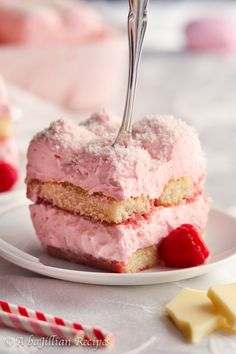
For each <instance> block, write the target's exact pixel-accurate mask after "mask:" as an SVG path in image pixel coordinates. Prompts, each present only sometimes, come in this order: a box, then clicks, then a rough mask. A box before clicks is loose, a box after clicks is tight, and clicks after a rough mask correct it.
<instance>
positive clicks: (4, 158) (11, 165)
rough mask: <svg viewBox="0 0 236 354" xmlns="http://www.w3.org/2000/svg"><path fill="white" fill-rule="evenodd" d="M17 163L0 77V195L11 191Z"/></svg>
mask: <svg viewBox="0 0 236 354" xmlns="http://www.w3.org/2000/svg"><path fill="white" fill-rule="evenodd" d="M17 161H18V159H17V149H16V144H15V140H14V137H13V132H12V119H11V108H10V106H9V103H8V98H7V92H6V88H5V85H4V82H3V80H2V78H1V77H0V193H1V192H7V191H9V190H10V189H12V187H13V186H14V185H15V183H16V181H17V180H18V167H17Z"/></svg>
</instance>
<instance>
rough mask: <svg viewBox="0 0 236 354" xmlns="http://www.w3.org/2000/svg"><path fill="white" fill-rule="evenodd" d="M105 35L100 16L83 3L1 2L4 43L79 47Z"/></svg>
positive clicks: (0, 30) (45, 0)
mask: <svg viewBox="0 0 236 354" xmlns="http://www.w3.org/2000/svg"><path fill="white" fill-rule="evenodd" d="M106 32H107V28H106V26H105V25H104V24H103V22H102V20H101V19H100V17H99V15H98V14H97V13H96V12H95V11H94V10H93V9H92V8H91V7H90V6H88V5H87V4H86V3H85V2H83V1H78V0H77V1H76V0H56V1H52V0H11V1H9V0H0V39H1V42H3V43H17V44H49V43H68V42H70V43H71V42H72V43H73V42H74V43H76V42H78V41H85V40H88V39H91V38H92V39H93V38H96V37H99V36H103V35H104V34H105V33H106Z"/></svg>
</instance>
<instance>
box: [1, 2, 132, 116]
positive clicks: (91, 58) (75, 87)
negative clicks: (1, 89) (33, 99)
mask: <svg viewBox="0 0 236 354" xmlns="http://www.w3.org/2000/svg"><path fill="white" fill-rule="evenodd" d="M0 44H1V46H0V70H1V72H2V73H3V74H4V76H5V77H6V78H7V79H8V80H9V81H12V82H13V83H15V84H17V85H19V86H22V87H23V88H25V89H26V90H29V91H31V92H33V93H35V94H38V95H40V96H42V97H44V98H46V99H48V100H51V101H54V102H55V103H57V104H60V105H64V106H65V107H67V108H69V109H72V110H79V111H80V110H83V111H86V110H90V109H91V108H99V107H102V106H104V105H106V106H107V105H110V103H111V102H113V100H114V99H115V97H116V96H117V93H118V92H119V90H120V88H121V85H122V82H123V80H122V78H123V72H124V70H123V69H124V58H125V52H126V38H125V36H124V35H123V33H122V32H121V31H119V30H118V29H115V28H113V27H111V26H110V25H109V24H106V23H105V22H104V21H103V19H102V18H101V17H100V15H99V14H97V12H96V11H95V10H94V9H93V8H92V7H91V6H89V5H88V4H87V3H85V2H83V1H79V0H24V1H19V0H0Z"/></svg>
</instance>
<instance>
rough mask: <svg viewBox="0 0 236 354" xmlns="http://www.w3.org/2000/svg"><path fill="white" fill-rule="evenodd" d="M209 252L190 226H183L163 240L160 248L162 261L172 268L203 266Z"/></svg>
mask: <svg viewBox="0 0 236 354" xmlns="http://www.w3.org/2000/svg"><path fill="white" fill-rule="evenodd" d="M208 256H209V250H208V248H207V246H206V245H205V243H204V242H203V240H202V238H201V236H199V234H198V232H197V230H196V229H195V228H194V227H193V225H190V224H183V225H181V226H179V227H177V229H175V230H173V231H171V233H170V234H169V235H168V236H167V237H165V238H163V240H162V241H161V242H160V246H159V257H160V260H161V261H162V262H163V263H164V264H165V265H166V266H167V267H172V268H188V267H194V266H197V265H200V264H203V263H204V262H205V260H206V258H207V257H208Z"/></svg>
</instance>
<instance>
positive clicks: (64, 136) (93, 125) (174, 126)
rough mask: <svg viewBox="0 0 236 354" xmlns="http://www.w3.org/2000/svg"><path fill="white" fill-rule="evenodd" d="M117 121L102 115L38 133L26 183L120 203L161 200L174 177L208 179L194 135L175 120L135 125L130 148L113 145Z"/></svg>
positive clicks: (61, 122) (62, 122)
mask: <svg viewBox="0 0 236 354" xmlns="http://www.w3.org/2000/svg"><path fill="white" fill-rule="evenodd" d="M118 126H119V122H118V121H117V119H115V118H114V117H113V116H111V115H108V114H105V113H101V114H94V115H93V116H92V117H91V118H90V119H88V120H87V121H85V122H84V123H82V124H81V125H77V124H75V123H73V122H71V121H66V120H59V121H56V122H54V123H52V124H51V126H50V127H49V128H47V129H45V130H44V131H42V132H40V133H39V134H37V135H36V136H35V137H34V138H33V140H32V141H31V143H30V146H29V149H28V165H27V177H26V183H29V182H30V181H31V180H34V179H36V180H40V181H48V180H54V181H58V182H63V181H66V182H70V183H72V184H74V185H77V186H79V187H81V188H82V189H84V190H86V191H88V192H89V193H90V194H92V193H95V192H99V193H103V194H104V195H106V196H108V197H113V198H115V199H117V200H126V199H128V198H130V197H137V196H139V195H141V194H144V195H148V196H149V197H150V198H152V199H158V198H159V197H160V195H161V194H162V192H163V189H164V187H165V185H166V183H167V182H168V181H169V180H170V179H172V178H179V177H182V176H191V177H192V178H193V180H194V182H195V183H196V185H197V184H198V183H199V180H200V179H201V178H202V177H204V176H205V169H206V162H205V159H204V157H203V154H202V151H201V147H200V143H199V139H198V136H197V134H196V132H195V131H194V130H193V129H192V128H191V127H189V126H188V125H187V124H185V123H184V122H183V121H181V120H177V119H174V118H172V117H149V118H144V119H142V120H140V121H138V122H136V123H135V124H134V127H133V141H132V143H131V144H130V146H129V147H128V148H126V147H124V146H121V145H115V146H114V147H113V146H112V143H113V142H114V139H115V135H116V134H115V132H117V129H118Z"/></svg>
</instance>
